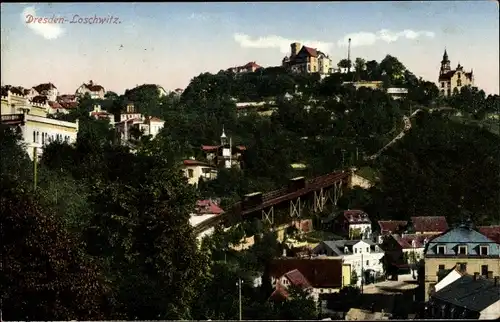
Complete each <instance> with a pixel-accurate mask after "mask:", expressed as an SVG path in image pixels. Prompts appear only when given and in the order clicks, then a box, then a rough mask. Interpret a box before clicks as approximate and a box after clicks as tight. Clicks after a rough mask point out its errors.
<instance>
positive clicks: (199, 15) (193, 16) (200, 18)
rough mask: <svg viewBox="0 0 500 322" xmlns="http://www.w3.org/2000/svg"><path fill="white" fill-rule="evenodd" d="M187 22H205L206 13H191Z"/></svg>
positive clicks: (206, 18)
mask: <svg viewBox="0 0 500 322" xmlns="http://www.w3.org/2000/svg"><path fill="white" fill-rule="evenodd" d="M188 19H189V20H196V21H207V20H208V19H209V16H208V14H206V13H192V14H191V15H190V16H189V17H188Z"/></svg>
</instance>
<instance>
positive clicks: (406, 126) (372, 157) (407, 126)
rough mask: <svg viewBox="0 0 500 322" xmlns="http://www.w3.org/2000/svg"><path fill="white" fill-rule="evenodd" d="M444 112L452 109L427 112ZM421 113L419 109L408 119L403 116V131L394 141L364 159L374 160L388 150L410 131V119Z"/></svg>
mask: <svg viewBox="0 0 500 322" xmlns="http://www.w3.org/2000/svg"><path fill="white" fill-rule="evenodd" d="M445 110H453V108H451V107H439V108H430V109H428V111H429V112H435V111H445ZM421 111H423V110H422V109H420V108H419V109H417V110H415V112H413V113H411V115H410V116H409V117H408V116H406V115H404V116H403V123H404V127H403V130H402V131H401V132H399V134H398V135H396V137H395V138H394V139H392V140H391V142H389V143H387V144H386V145H385V146H384V147H383V148H381V149H380V150H378V152H377V153H375V154H373V155H370V156H368V157H367V158H366V159H367V160H375V159H376V158H378V157H379V156H380V155H381V154H382V153H383V152H384V151H386V150H387V149H388V148H390V147H391V146H392V145H393V144H394V143H396V142H397V141H399V140H401V139H402V138H403V137H404V136H405V134H406V133H407V132H408V131H409V130H411V118H413V117H415V115H417V114H418V113H419V112H421Z"/></svg>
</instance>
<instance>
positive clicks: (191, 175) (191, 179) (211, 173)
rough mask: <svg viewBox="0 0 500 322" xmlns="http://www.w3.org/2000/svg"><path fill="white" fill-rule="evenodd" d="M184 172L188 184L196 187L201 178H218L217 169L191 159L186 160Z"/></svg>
mask: <svg viewBox="0 0 500 322" xmlns="http://www.w3.org/2000/svg"><path fill="white" fill-rule="evenodd" d="M183 171H184V176H185V177H186V178H187V179H188V183H189V184H191V185H194V186H197V185H198V182H199V180H200V178H202V179H204V180H212V179H215V178H217V168H215V167H214V166H212V165H210V164H208V163H206V162H201V161H196V160H191V159H189V160H184V162H183Z"/></svg>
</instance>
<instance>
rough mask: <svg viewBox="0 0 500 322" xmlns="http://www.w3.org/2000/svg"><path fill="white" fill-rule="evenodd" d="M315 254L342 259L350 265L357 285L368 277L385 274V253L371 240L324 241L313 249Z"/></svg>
mask: <svg viewBox="0 0 500 322" xmlns="http://www.w3.org/2000/svg"><path fill="white" fill-rule="evenodd" d="M312 252H313V254H314V255H317V256H326V257H334V258H341V259H342V262H343V263H344V264H347V265H350V267H351V274H352V275H354V274H355V275H356V276H357V277H358V278H357V282H356V284H358V285H361V283H362V280H363V279H365V278H366V277H368V276H375V275H381V274H382V273H383V270H384V268H383V264H382V261H381V260H382V257H384V251H383V250H382V249H381V248H380V247H379V246H378V245H376V244H375V243H373V242H372V241H371V240H367V239H366V240H335V241H323V242H321V243H319V244H318V246H316V247H315V248H314V249H313V251H312Z"/></svg>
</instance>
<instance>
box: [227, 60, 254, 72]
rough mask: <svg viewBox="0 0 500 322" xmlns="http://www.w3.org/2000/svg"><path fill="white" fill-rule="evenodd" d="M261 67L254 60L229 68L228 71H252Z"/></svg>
mask: <svg viewBox="0 0 500 322" xmlns="http://www.w3.org/2000/svg"><path fill="white" fill-rule="evenodd" d="M261 68H262V66H260V65H258V64H257V63H255V62H254V61H252V62H249V63H247V64H245V65H243V66H237V67H232V68H229V69H228V71H229V72H232V73H236V74H240V73H253V72H255V71H257V70H259V69H261Z"/></svg>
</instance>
